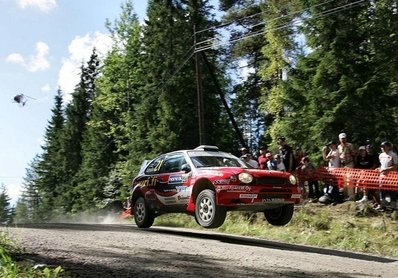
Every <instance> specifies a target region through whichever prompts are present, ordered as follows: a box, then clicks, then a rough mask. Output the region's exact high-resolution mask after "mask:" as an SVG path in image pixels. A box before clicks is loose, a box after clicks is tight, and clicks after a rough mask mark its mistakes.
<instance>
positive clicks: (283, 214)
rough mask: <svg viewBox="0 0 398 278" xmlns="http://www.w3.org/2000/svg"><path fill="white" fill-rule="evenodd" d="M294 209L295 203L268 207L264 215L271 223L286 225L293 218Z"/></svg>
mask: <svg viewBox="0 0 398 278" xmlns="http://www.w3.org/2000/svg"><path fill="white" fill-rule="evenodd" d="M293 211H294V205H293V204H288V205H284V206H281V207H278V208H273V209H267V210H265V211H264V216H265V219H267V221H268V222H269V223H270V224H271V225H274V226H284V225H286V224H287V223H289V222H290V220H291V219H292V217H293Z"/></svg>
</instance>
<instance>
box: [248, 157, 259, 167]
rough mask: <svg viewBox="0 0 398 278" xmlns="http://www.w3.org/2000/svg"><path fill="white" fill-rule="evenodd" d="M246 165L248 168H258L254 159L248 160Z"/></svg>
mask: <svg viewBox="0 0 398 278" xmlns="http://www.w3.org/2000/svg"><path fill="white" fill-rule="evenodd" d="M247 164H249V165H250V166H252V167H253V168H256V169H257V168H258V162H257V161H255V160H254V159H250V160H249V161H248V162H247Z"/></svg>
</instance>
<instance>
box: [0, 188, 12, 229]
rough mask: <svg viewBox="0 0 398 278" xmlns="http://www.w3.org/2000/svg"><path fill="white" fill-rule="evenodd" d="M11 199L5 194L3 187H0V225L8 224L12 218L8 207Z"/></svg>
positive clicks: (5, 190)
mask: <svg viewBox="0 0 398 278" xmlns="http://www.w3.org/2000/svg"><path fill="white" fill-rule="evenodd" d="M10 201H11V198H10V197H9V195H8V193H7V189H6V187H5V185H1V186H0V223H1V224H3V225H4V224H9V223H11V220H12V219H11V218H12V209H11V206H10Z"/></svg>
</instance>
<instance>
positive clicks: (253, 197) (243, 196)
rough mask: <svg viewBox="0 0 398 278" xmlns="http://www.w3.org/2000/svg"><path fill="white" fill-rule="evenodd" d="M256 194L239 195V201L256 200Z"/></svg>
mask: <svg viewBox="0 0 398 278" xmlns="http://www.w3.org/2000/svg"><path fill="white" fill-rule="evenodd" d="M257 196H258V195H257V194H240V195H239V198H241V199H256V198H257Z"/></svg>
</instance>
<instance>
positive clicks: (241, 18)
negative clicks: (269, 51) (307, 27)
mask: <svg viewBox="0 0 398 278" xmlns="http://www.w3.org/2000/svg"><path fill="white" fill-rule="evenodd" d="M334 1H335V0H327V1H325V2H322V3H319V4H315V5H312V6H310V7H308V8H304V9H302V10H299V11H295V12H291V13H289V14H286V15H281V16H278V17H275V18H272V19H270V20H269V21H268V22H272V21H275V20H278V19H281V18H284V17H287V16H292V15H295V14H298V13H302V12H304V11H306V10H309V9H312V8H316V7H319V6H323V5H326V4H329V3H331V2H334ZM253 5H254V4H252V5H250V6H248V7H251V6H253ZM261 14H263V12H262V11H261V12H258V13H255V14H252V15H247V16H243V17H238V18H236V19H234V20H231V21H228V22H226V23H221V24H219V25H215V26H211V27H208V28H205V29H202V30H199V31H197V32H196V34H199V33H202V32H206V31H209V30H215V29H220V28H223V27H226V26H229V25H232V24H233V23H235V22H239V21H241V20H244V19H248V18H252V17H255V16H258V15H261ZM263 24H265V22H264V21H261V22H260V23H258V24H254V25H252V26H250V27H251V28H253V27H256V26H259V25H263Z"/></svg>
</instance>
